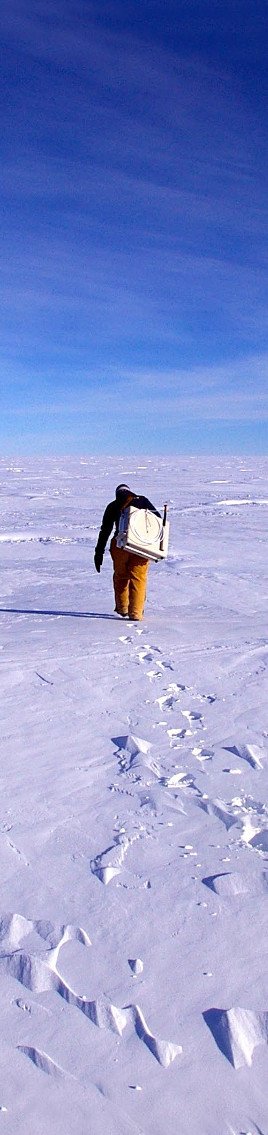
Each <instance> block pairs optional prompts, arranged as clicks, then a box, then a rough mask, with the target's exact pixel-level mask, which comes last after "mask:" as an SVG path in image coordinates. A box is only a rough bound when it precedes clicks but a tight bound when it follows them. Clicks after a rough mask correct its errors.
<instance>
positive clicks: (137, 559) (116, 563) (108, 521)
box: [94, 484, 160, 622]
mask: <svg viewBox="0 0 268 1135" xmlns="http://www.w3.org/2000/svg"><path fill="white" fill-rule="evenodd" d="M129 504H135V508H149V509H150V510H151V512H155V513H156V515H157V516H160V513H159V512H158V511H157V509H156V508H155V507H154V505H153V504H151V501H149V500H148V497H144V496H139V495H138V494H137V493H134V492H132V490H131V489H130V488H129V485H125V484H121V485H117V489H116V491H115V500H113V501H110V503H109V504H108V505H107V508H106V509H105V512H104V515H103V518H102V522H101V528H100V532H99V537H98V540H97V544H96V548H95V553H94V564H95V568H96V571H97V572H100V569H101V565H102V561H103V556H104V551H105V548H106V544H107V540H108V539H109V536H110V535H111V532H112V530H113V527H114V526H115V533H114V535H113V537H112V540H111V543H110V553H111V557H112V561H113V569H114V570H113V585H114V595H115V611H116V612H117V614H118V615H122V618H127V616H128V617H129V618H130V619H133V620H134V621H135V622H139V621H140V620H141V619H142V616H143V611H144V604H145V599H146V584H147V574H148V568H149V562H150V561H149V560H147V559H145V558H144V556H139V555H138V554H137V555H136V553H134V552H128V551H126V550H125V549H124V548H118V547H117V536H118V530H119V521H120V515H121V512H122V509H124V508H127V507H128V505H129Z"/></svg>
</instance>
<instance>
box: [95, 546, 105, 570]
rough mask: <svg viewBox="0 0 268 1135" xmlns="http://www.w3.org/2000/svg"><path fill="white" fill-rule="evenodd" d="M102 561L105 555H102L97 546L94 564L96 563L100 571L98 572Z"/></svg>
mask: <svg viewBox="0 0 268 1135" xmlns="http://www.w3.org/2000/svg"><path fill="white" fill-rule="evenodd" d="M102 561H103V555H102V553H101V552H99V551H98V548H96V549H95V552H94V564H95V568H96V571H98V572H100V569H101V565H102Z"/></svg>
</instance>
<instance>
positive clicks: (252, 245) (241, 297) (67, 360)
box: [0, 0, 268, 454]
mask: <svg viewBox="0 0 268 1135" xmlns="http://www.w3.org/2000/svg"><path fill="white" fill-rule="evenodd" d="M2 41H3V44H4V53H3V64H2V78H1V83H2V94H3V98H2V108H3V109H2V116H1V139H2V141H1V149H2V162H1V165H2V178H1V186H2V188H1V205H2V219H3V223H2V226H1V229H2V236H1V243H2V249H1V291H2V297H1V421H0V442H1V450H2V452H3V453H7V454H10V453H18V454H19V453H29V454H34V453H41V454H42V453H44V454H46V453H59V454H64V453H66V454H67V453H104V454H105V453H114V454H116V453H131V452H135V453H142V452H143V453H164V454H165V453H166V454H168V453H190V454H192V453H252V454H263V453H267V452H268V447H267V440H268V427H267V422H268V382H267V373H268V365H267V364H268V347H267V324H268V319H267V276H266V268H267V168H268V153H267V150H268V147H267V121H268V115H267V103H268V100H267V85H268V84H267V47H268V15H267V3H266V0H247V2H246V0H224V2H223V0H187V2H186V0H124V2H123V0H110V2H106V0H97V2H95V0H92V2H91V0H9V4H8V5H6V6H5V9H4V10H3V12H2Z"/></svg>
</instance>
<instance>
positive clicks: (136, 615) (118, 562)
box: [110, 536, 149, 619]
mask: <svg viewBox="0 0 268 1135" xmlns="http://www.w3.org/2000/svg"><path fill="white" fill-rule="evenodd" d="M110 552H111V557H112V561H113V565H114V574H113V583H114V594H115V609H116V611H118V614H119V615H129V617H130V618H131V619H142V616H143V609H144V603H145V599H146V581H147V572H148V567H149V560H145V559H144V558H143V556H136V555H134V553H133V552H125V551H124V548H118V547H117V543H116V538H115V536H114V537H113V539H112V540H111V545H110Z"/></svg>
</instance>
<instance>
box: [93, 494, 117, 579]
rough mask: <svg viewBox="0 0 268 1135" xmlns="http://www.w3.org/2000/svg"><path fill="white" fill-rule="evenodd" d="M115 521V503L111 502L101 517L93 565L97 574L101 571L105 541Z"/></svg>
mask: <svg viewBox="0 0 268 1135" xmlns="http://www.w3.org/2000/svg"><path fill="white" fill-rule="evenodd" d="M115 521H116V506H115V501H111V504H107V508H106V509H105V513H104V515H103V517H102V522H101V527H100V531H99V536H98V540H97V544H96V548H95V553H94V564H95V568H96V571H98V572H99V571H100V569H101V565H102V561H103V556H104V552H105V548H106V544H107V540H109V536H110V535H111V532H112V530H113V526H114V524H115Z"/></svg>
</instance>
